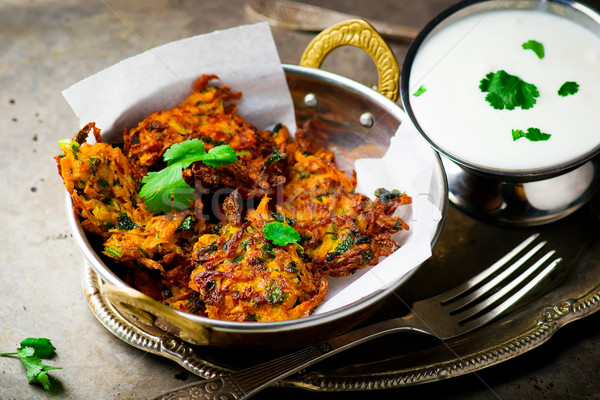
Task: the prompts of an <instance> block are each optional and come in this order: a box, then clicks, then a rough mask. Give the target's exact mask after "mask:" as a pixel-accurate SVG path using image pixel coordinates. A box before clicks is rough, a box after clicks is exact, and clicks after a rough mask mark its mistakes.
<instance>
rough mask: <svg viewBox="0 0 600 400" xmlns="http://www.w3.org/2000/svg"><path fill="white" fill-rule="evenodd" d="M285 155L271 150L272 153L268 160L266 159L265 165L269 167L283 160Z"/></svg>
mask: <svg viewBox="0 0 600 400" xmlns="http://www.w3.org/2000/svg"><path fill="white" fill-rule="evenodd" d="M285 155H286V154H285V153H280V152H278V151H277V149H273V153H272V154H271V155H270V156H269V158H267V160H266V161H265V165H271V164H273V163H276V162H277V161H281V160H283V159H284V158H285Z"/></svg>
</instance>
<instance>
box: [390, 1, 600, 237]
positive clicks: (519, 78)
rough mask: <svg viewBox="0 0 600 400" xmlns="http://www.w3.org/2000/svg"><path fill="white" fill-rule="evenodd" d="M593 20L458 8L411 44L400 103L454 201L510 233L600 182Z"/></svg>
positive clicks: (569, 7) (516, 9) (574, 10)
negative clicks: (437, 160)
mask: <svg viewBox="0 0 600 400" xmlns="http://www.w3.org/2000/svg"><path fill="white" fill-rule="evenodd" d="M597 71H600V14H599V13H598V12H597V11H596V10H593V9H592V8H590V7H588V6H586V5H583V4H581V3H577V2H573V1H566V0H545V1H539V0H537V1H533V0H530V1H516V0H488V1H483V0H478V1H473V0H469V1H464V2H461V3H459V4H457V5H455V6H453V7H451V8H449V9H447V10H446V11H444V12H443V13H442V14H440V15H439V16H437V17H436V18H434V19H433V20H432V21H431V22H430V23H429V24H428V25H427V26H426V27H425V28H424V29H423V30H422V31H421V32H420V34H419V35H418V36H417V38H416V39H415V40H414V42H413V43H412V44H411V46H410V48H409V50H408V53H407V56H406V58H405V61H404V66H403V69H402V77H401V96H402V104H403V106H404V109H405V110H406V112H407V114H408V116H409V117H410V119H411V121H412V122H413V124H414V125H415V126H416V128H417V129H418V130H419V132H420V133H421V134H422V135H423V137H424V138H425V139H426V140H427V141H428V142H429V143H430V144H431V145H432V146H433V147H434V148H435V149H436V150H437V151H438V152H439V153H440V154H441V156H442V159H443V162H444V167H445V169H446V173H447V176H448V186H449V197H450V200H451V201H452V202H453V203H454V204H455V205H456V206H457V207H459V208H460V209H462V210H463V211H465V212H467V213H469V214H471V215H473V216H475V217H477V218H479V219H483V220H488V221H492V222H495V223H499V224H505V225H515V226H531V225H541V224H545V223H549V222H553V221H556V220H558V219H561V218H563V217H565V216H567V215H569V214H571V213H572V212H574V211H576V210H577V209H579V208H580V207H581V206H582V205H584V204H585V203H586V202H587V201H588V200H589V199H590V198H591V197H592V196H593V194H594V193H595V192H596V191H597V189H598V187H599V186H600V179H599V178H600V157H599V156H598V153H599V152H600V128H599V127H600V112H598V111H597V110H598V106H599V105H600V101H599V100H598V93H600V80H599V79H598V78H597Z"/></svg>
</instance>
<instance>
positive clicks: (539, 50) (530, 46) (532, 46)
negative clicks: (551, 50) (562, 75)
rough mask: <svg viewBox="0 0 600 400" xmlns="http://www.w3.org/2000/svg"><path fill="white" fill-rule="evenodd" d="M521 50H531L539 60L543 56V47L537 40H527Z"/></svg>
mask: <svg viewBox="0 0 600 400" xmlns="http://www.w3.org/2000/svg"><path fill="white" fill-rule="evenodd" d="M523 49H525V50H532V51H533V52H534V53H535V55H536V56H538V58H539V59H540V60H541V59H542V58H544V56H545V54H546V53H545V51H544V45H543V44H541V43H540V42H538V41H537V40H529V41H527V42H525V43H523Z"/></svg>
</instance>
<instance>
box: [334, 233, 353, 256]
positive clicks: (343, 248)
mask: <svg viewBox="0 0 600 400" xmlns="http://www.w3.org/2000/svg"><path fill="white" fill-rule="evenodd" d="M352 245H354V240H352V237H351V236H346V237H345V238H344V240H342V241H341V242H340V243H338V245H337V246H336V247H335V249H334V250H333V251H334V252H336V253H339V254H343V253H345V252H347V251H348V250H350V248H351V247H352Z"/></svg>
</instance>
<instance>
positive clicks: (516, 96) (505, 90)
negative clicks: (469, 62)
mask: <svg viewBox="0 0 600 400" xmlns="http://www.w3.org/2000/svg"><path fill="white" fill-rule="evenodd" d="M479 89H481V91H482V92H484V93H486V92H487V93H488V94H487V96H485V99H486V100H487V101H488V102H489V103H490V105H491V106H492V107H494V108H495V109H497V110H503V109H507V110H514V109H515V107H521V108H522V109H523V110H527V109H530V108H531V107H533V106H534V105H535V103H536V99H537V98H538V97H539V96H540V92H539V91H538V89H537V87H536V86H535V85H534V84H531V83H527V82H525V81H524V80H522V79H521V78H519V77H518V76H515V75H511V74H509V73H508V72H506V71H504V70H500V71H498V72H490V73H489V74H487V75H486V76H485V78H484V79H482V80H481V82H480V85H479Z"/></svg>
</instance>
